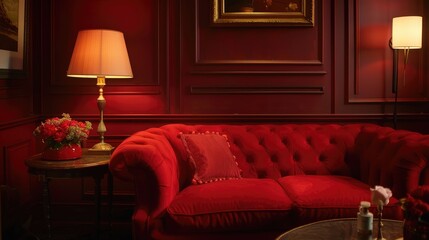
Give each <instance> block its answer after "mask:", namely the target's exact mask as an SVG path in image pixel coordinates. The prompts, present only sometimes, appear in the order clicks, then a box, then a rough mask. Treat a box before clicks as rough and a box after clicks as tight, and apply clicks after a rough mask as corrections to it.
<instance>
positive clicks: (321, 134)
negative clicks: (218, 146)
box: [110, 124, 429, 239]
mask: <svg viewBox="0 0 429 240" xmlns="http://www.w3.org/2000/svg"><path fill="white" fill-rule="evenodd" d="M205 131H214V132H220V133H222V134H226V135H227V136H228V139H229V141H230V144H231V152H232V153H233V154H234V155H235V156H236V160H237V162H238V165H239V168H240V169H241V170H242V177H243V179H242V180H246V181H256V182H259V184H261V183H262V182H264V181H268V180H266V179H272V180H278V181H279V182H280V183H281V185H282V188H281V191H280V192H278V190H276V189H279V188H280V187H279V186H277V187H276V186H275V184H269V186H271V187H269V188H268V187H267V186H265V188H264V187H263V186H260V185H259V184H258V183H255V184H253V188H251V187H250V186H247V187H245V186H243V187H242V188H243V189H241V190H240V189H235V187H236V186H234V185H233V184H232V183H233V182H232V181H238V180H228V181H224V182H216V183H213V184H215V185H211V184H212V183H210V184H204V185H201V186H199V185H198V186H196V185H191V181H192V177H193V175H194V173H195V169H194V168H193V166H192V164H191V163H190V162H189V161H188V157H187V156H188V154H187V152H186V149H185V147H184V145H183V143H182V141H181V139H180V138H179V137H178V133H179V132H183V133H191V132H205ZM428 159H429V136H428V135H426V136H423V135H421V134H418V133H413V132H408V131H401V130H396V131H395V130H393V129H391V128H387V127H380V126H377V125H372V124H348V125H336V124H327V125H323V124H322V125H318V124H301V125H299V124H255V125H183V124H169V125H165V126H162V127H160V128H151V129H148V130H146V131H141V132H138V133H136V134H134V135H132V136H130V137H129V138H128V139H126V140H125V141H124V142H122V143H121V144H120V145H119V146H118V147H117V148H116V149H115V152H114V153H113V155H112V158H111V161H110V170H111V171H112V173H113V175H114V176H116V177H119V178H121V179H128V180H133V181H134V182H135V185H136V211H135V214H134V216H133V221H134V225H133V226H134V235H135V236H137V238H136V239H146V237H147V236H149V235H152V234H153V233H156V232H157V233H160V235H158V236H166V235H162V234H161V233H166V232H165V229H170V230H171V231H173V232H174V231H178V230H179V229H181V230H185V229H191V230H190V231H200V233H199V234H198V236H199V237H200V236H201V235H203V234H204V231H207V232H208V234H210V233H212V232H213V231H216V230H215V229H216V228H223V227H225V228H226V229H230V230H231V231H233V230H234V229H240V228H241V227H245V226H247V224H240V223H242V221H244V223H249V224H256V223H258V221H268V222H269V221H272V222H276V224H280V225H281V226H283V227H285V230H286V229H287V228H289V227H290V226H291V225H289V223H290V222H291V221H293V222H295V223H300V222H301V223H302V222H306V221H316V220H321V219H324V218H330V217H336V216H341V217H343V216H353V217H354V216H355V214H356V212H357V208H358V206H359V204H358V202H357V201H358V199H361V198H363V199H365V198H366V196H368V195H367V194H370V191H369V187H374V186H375V185H381V186H383V187H388V188H390V189H391V190H392V192H393V196H394V198H393V199H392V201H391V203H390V204H394V203H395V201H397V200H396V199H399V198H401V197H404V196H405V195H406V193H409V192H410V191H412V190H413V189H415V188H416V187H417V186H419V185H422V184H429V169H428V168H427V163H428ZM288 176H295V177H288ZM326 176H331V177H332V178H329V177H327V178H324V177H326ZM340 176H349V177H353V179H352V178H341V177H340ZM283 177H286V178H283ZM317 178H320V179H317ZM258 179H261V180H258ZM321 179H325V180H323V181H322V180H321ZM272 180H269V181H272ZM340 180H341V181H340ZM343 180H344V181H343ZM346 180H347V181H346ZM357 180H359V181H360V182H357ZM230 181H231V182H230ZM246 181H244V182H246ZM260 181H261V182H260ZM244 182H243V183H244ZM316 183H317V184H316ZM217 184H220V185H217ZM305 184H313V190H312V191H304V190H303V189H305V188H303V185H305ZM220 186H222V187H220ZM196 187H200V188H196ZM249 188H251V189H249ZM258 188H261V189H262V190H261V193H264V192H265V194H263V195H264V197H265V198H267V199H269V200H268V201H267V202H271V203H276V202H275V201H274V200H281V199H282V198H283V200H284V202H283V204H284V206H288V205H291V206H292V210H284V212H282V211H279V212H276V213H278V214H279V215H276V214H273V213H274V212H269V211H265V212H262V210H261V208H259V209H258V211H255V212H251V211H247V212H244V211H243V212H233V209H232V208H233V207H238V209H239V208H240V207H244V206H247V207H249V206H251V205H252V204H256V203H255V201H257V199H255V194H256V196H257V195H258V194H259V193H260V192H258ZM245 189H248V192H247V191H245ZM338 190H341V191H343V192H347V193H348V194H344V195H349V196H347V197H345V196H343V195H342V194H340V195H332V194H331V193H332V192H334V193H336V192H338ZM351 190H353V191H351ZM273 191H274V192H273ZM313 191H314V192H313ZM316 192H318V194H316ZM227 193H232V194H233V195H232V196H233V197H231V198H232V199H240V200H242V201H244V200H247V202H239V203H237V202H234V201H232V202H230V203H228V202H229V201H224V202H222V201H220V202H219V205H213V202H211V203H210V202H209V200H210V199H212V200H213V199H214V200H216V199H217V198H216V197H219V196H220V197H222V196H225V194H227ZM234 194H238V195H237V196H236V195H234ZM279 194H281V195H283V194H284V196H282V197H281V198H280V196H279ZM217 195H219V196H217ZM265 195H267V196H265ZM244 196H247V198H245V197H244ZM194 198H195V199H194ZM202 198H203V199H202ZM196 199H198V200H196ZM368 199H370V198H369V197H368ZM368 199H367V200H368ZM292 200H293V201H292ZM349 201H351V202H354V203H353V205H354V206H351V205H352V204H351V202H349ZM220 203H223V204H220ZM327 203H330V204H333V203H336V204H337V205H336V206H337V207H338V208H333V207H331V208H327V207H326V206H324V205H323V204H327ZM228 204H232V205H228ZM313 204H314V205H313ZM260 206H261V207H267V205H260ZM317 206H319V208H318V207H317ZM204 209H205V210H204ZM219 209H223V210H227V211H226V212H222V211H220V210H219ZM389 209H393V210H392V213H389V212H390V210H389V211H387V210H386V213H385V216H397V215H400V213H399V214H398V213H397V212H395V211H396V210H397V208H389ZM230 210H231V212H229V211H230ZM204 211H205V212H204ZM198 212H200V213H202V215H198ZM203 212H204V213H203ZM227 212H228V213H229V214H226V213H227ZM292 213H294V214H296V215H290V214H292ZM389 214H391V215H389ZM395 214H396V215H395ZM291 216H292V218H291ZM243 219H245V220H243ZM280 219H281V220H280ZM160 223H161V224H160ZM258 224H259V223H258ZM260 224H261V225H258V227H254V229H259V227H261V229H263V228H264V227H265V225H264V223H262V222H261V223H260ZM273 224H274V223H273ZM282 224H285V225H282ZM274 225H275V224H274ZM280 225H277V226H280ZM286 225H287V226H286ZM253 226H256V225H253ZM137 231H138V233H137ZM140 231H145V232H144V233H141V232H140ZM246 231H247V230H246ZM234 233H238V232H234ZM187 234H188V235H187ZM189 234H190V232H188V233H186V234H183V235H181V234H177V237H178V238H180V236H184V235H186V236H189ZM167 235H168V234H167ZM191 235H192V234H191ZM141 236H143V237H142V238H140V237H141ZM168 236H171V237H172V238H173V239H174V236H175V234H172V235H168ZM161 238H162V237H161ZM190 239H192V237H191V238H190ZM194 239H198V238H194Z"/></svg>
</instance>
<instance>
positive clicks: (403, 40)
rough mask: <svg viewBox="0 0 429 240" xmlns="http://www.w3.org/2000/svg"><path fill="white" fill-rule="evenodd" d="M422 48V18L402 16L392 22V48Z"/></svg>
mask: <svg viewBox="0 0 429 240" xmlns="http://www.w3.org/2000/svg"><path fill="white" fill-rule="evenodd" d="M421 47H422V17H421V16H404V17H395V18H393V20H392V48H393V49H419V48H421Z"/></svg>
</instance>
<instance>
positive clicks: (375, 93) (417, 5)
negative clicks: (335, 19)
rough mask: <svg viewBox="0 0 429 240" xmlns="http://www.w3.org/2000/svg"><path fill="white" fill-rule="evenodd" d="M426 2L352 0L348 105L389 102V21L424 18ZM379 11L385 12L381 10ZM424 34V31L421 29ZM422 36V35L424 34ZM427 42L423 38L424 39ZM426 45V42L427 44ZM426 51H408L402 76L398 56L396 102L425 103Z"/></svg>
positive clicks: (391, 61)
mask: <svg viewBox="0 0 429 240" xmlns="http://www.w3.org/2000/svg"><path fill="white" fill-rule="evenodd" d="M425 2H427V1H422V0H412V1H400V0H396V1H388V0H384V1H365V0H355V1H354V2H353V8H352V9H353V11H354V12H351V14H350V15H349V22H350V23H354V26H353V28H352V29H354V30H353V31H354V32H355V34H354V35H353V37H352V38H351V39H350V40H351V41H354V42H353V43H352V47H353V46H354V47H353V48H352V49H350V50H349V51H354V54H351V55H350V56H355V58H354V61H355V62H354V66H353V69H351V72H352V76H351V78H349V88H348V94H349V101H350V102H360V103H365V102H392V101H394V94H393V93H392V66H393V51H392V50H391V49H390V47H389V40H390V38H391V28H392V23H391V22H392V18H393V17H398V16H408V15H418V16H424V18H425V16H427V14H428V13H427V10H426V11H425V9H427V7H428V5H427V3H425ZM380 9H384V10H383V11H380ZM423 31H425V28H424V29H423ZM424 35H425V34H424ZM425 39H426V38H425ZM426 42H427V41H426ZM427 52H428V50H427V48H423V49H419V50H411V51H410V54H409V59H408V64H407V67H406V71H405V74H404V64H403V62H404V59H403V58H404V55H403V52H402V51H400V53H399V61H398V64H399V66H398V67H399V69H398V81H399V82H398V101H401V102H419V101H427V97H428V94H429V91H428V90H429V89H428V84H427V81H426V80H425V74H424V71H425V68H424V57H423V56H424V54H425V53H426V55H427Z"/></svg>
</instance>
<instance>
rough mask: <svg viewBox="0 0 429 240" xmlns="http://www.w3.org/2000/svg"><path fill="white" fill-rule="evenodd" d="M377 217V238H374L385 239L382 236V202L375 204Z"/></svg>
mask: <svg viewBox="0 0 429 240" xmlns="http://www.w3.org/2000/svg"><path fill="white" fill-rule="evenodd" d="M377 215H378V216H377V218H378V226H377V228H378V233H377V238H376V240H386V239H385V238H384V237H383V221H382V220H383V204H382V203H379V204H378V206H377Z"/></svg>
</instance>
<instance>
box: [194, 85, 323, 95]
mask: <svg viewBox="0 0 429 240" xmlns="http://www.w3.org/2000/svg"><path fill="white" fill-rule="evenodd" d="M190 91H191V94H323V93H324V90H323V87H198V86H191V88H190Z"/></svg>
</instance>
